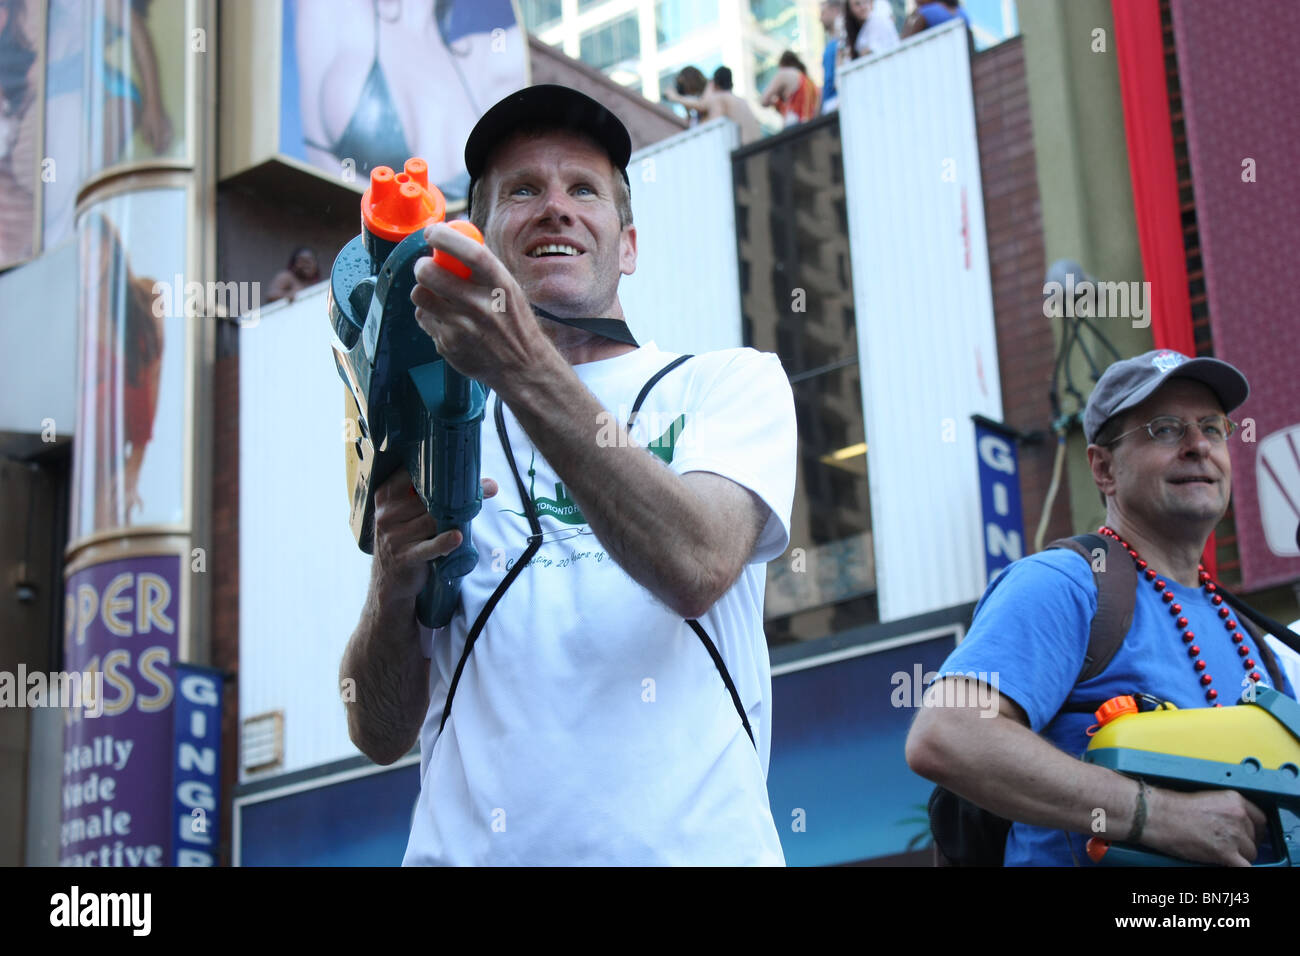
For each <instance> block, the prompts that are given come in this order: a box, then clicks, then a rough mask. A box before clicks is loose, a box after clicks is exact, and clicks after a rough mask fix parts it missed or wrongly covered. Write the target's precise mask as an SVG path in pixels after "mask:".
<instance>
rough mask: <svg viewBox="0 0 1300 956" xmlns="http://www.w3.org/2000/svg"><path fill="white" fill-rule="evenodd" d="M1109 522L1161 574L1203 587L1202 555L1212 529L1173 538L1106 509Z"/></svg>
mask: <svg viewBox="0 0 1300 956" xmlns="http://www.w3.org/2000/svg"><path fill="white" fill-rule="evenodd" d="M1106 524H1107V525H1108V526H1109V527H1110V528H1111V529H1112V530H1114V531H1115V532H1116V533H1117V534H1118V535H1119V536H1120V537H1121V538H1123V539H1124V540H1125V541H1127V542H1128V544H1129V547H1131V548H1132V549H1133V550H1134V551H1136V552H1137V553H1138V556H1139V557H1140V558H1142V560H1144V561H1146V563H1147V564H1148V565H1149V566H1150V567H1151V568H1152V569H1154V570H1155V571H1156V572H1157V573H1158V574H1161V575H1163V576H1165V577H1168V578H1172V579H1173V580H1175V581H1177V582H1178V583H1179V584H1182V585H1184V586H1186V587H1189V588H1194V587H1199V586H1200V583H1201V581H1200V563H1201V555H1202V554H1203V553H1204V552H1205V542H1206V541H1207V540H1209V537H1210V531H1206V532H1204V533H1203V534H1200V535H1194V536H1192V537H1187V538H1170V537H1169V536H1168V535H1160V534H1157V533H1156V532H1154V531H1152V530H1150V529H1148V528H1145V527H1143V526H1142V524H1141V523H1140V522H1137V521H1131V520H1128V519H1125V518H1121V517H1117V516H1116V515H1115V513H1114V509H1113V508H1111V509H1108V510H1107V513H1106ZM1210 530H1211V531H1212V530H1213V529H1212V528H1211V529H1210Z"/></svg>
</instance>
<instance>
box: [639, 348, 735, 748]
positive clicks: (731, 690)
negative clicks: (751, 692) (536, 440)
mask: <svg viewBox="0 0 1300 956" xmlns="http://www.w3.org/2000/svg"><path fill="white" fill-rule="evenodd" d="M691 358H694V356H693V355H680V356H678V357H677V358H675V359H673V360H672V361H671V362H669V363H668V364H667V365H665V366H664V367H663V368H661V369H660V370H659V371H657V372H655V373H654V375H652V376H650V380H649V381H648V382H646V383H645V384H644V385H642V386H641V391H640V392H639V393H638V394H637V397H636V401H635V402H633V403H632V411H631V413H630V414H629V415H628V418H627V427H628V430H629V431H630V430H631V428H632V424H633V422H635V421H636V416H637V413H638V412H640V411H641V405H642V404H643V403H644V402H645V399H646V396H647V395H649V394H650V389H652V388H654V387H655V385H656V384H657V383H658V382H659V380H660V379H661V378H663V377H664V376H665V375H667V374H668V373H669V372H671V371H672V370H673V369H675V368H677V366H679V365H681V364H682V363H683V362H685V361H686V360H688V359H691ZM686 623H687V624H688V625H690V628H691V630H692V631H694V632H695V635H696V636H697V637H698V638H699V639H700V643H701V644H703V645H704V649H705V650H706V651H708V652H709V657H710V658H711V659H712V660H713V666H714V667H716V668H717V669H718V674H719V676H721V677H722V683H723V684H724V685H725V686H726V688H727V693H728V694H730V695H731V702H732V704H734V705H735V707H736V713H737V714H739V715H740V722H741V724H742V725H743V726H744V728H745V733H747V734H748V735H749V742H750V743H752V744H753V745H754V746H755V747H757V746H758V742H757V741H756V740H754V730H753V728H752V727H750V725H749V717H748V716H747V715H746V714H745V705H744V703H743V702H742V701H741V699H740V692H739V691H737V690H736V683H735V681H733V680H732V679H731V673H730V671H728V670H727V664H726V662H725V661H724V660H723V659H722V653H721V652H720V651H719V650H718V646H717V645H716V644H714V643H713V639H712V638H710V637H709V634H708V632H707V631H706V630H704V627H703V625H701V624H700V622H699V621H696V620H690V621H687V622H686Z"/></svg>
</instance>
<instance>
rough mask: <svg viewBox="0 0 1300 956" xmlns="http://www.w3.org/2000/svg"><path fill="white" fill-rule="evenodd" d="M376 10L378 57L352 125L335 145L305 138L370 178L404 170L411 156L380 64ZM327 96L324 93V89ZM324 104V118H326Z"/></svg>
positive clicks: (309, 142)
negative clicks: (380, 171)
mask: <svg viewBox="0 0 1300 956" xmlns="http://www.w3.org/2000/svg"><path fill="white" fill-rule="evenodd" d="M374 10H375V53H374V59H373V60H372V62H371V64H370V72H369V73H368V74H366V82H365V84H364V85H363V86H362V87H361V96H360V97H359V98H358V99H357V106H356V109H355V110H354V111H353V113H352V118H351V119H350V120H348V125H347V127H346V128H344V130H343V135H341V136H340V137H339V138H338V139H337V140H335V141H334V142H333V143H332V144H328V145H327V144H323V143H317V142H315V141H313V140H310V139H307V138H306V137H303V142H305V143H307V144H308V145H309V146H315V147H316V148H317V149H323V150H325V151H326V152H327V153H331V154H333V155H334V156H336V157H338V158H339V159H341V160H342V159H352V160H354V161H355V162H356V164H357V169H356V171H357V174H358V175H361V176H369V175H370V171H371V170H372V169H374V168H375V167H376V166H390V167H392V168H393V169H401V168H402V163H404V162H405V161H406V160H407V158H408V157H409V156H410V155H411V151H410V148H409V147H408V145H407V142H406V134H405V132H404V131H403V129H402V118H401V117H400V116H399V115H398V114H397V107H396V106H395V105H394V103H393V96H392V93H391V92H390V91H389V89H388V81H387V80H385V79H384V68H383V67H382V66H381V65H380V63H379V6H378V4H376V5H375V7H374ZM322 96H323V89H322ZM324 106H325V104H324V102H323V101H322V103H321V114H322V115H324V111H325V110H324Z"/></svg>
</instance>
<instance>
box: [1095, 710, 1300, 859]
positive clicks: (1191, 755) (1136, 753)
mask: <svg viewBox="0 0 1300 956" xmlns="http://www.w3.org/2000/svg"><path fill="white" fill-rule="evenodd" d="M1097 719H1098V722H1099V724H1100V725H1101V726H1100V727H1099V729H1098V730H1097V731H1096V733H1095V734H1094V735H1093V737H1092V742H1091V743H1090V744H1089V745H1088V749H1087V750H1086V751H1085V752H1084V755H1083V759H1084V760H1085V761H1087V762H1088V763H1095V764H1097V765H1098V766H1101V767H1109V768H1110V769H1111V770H1115V771H1118V772H1119V773H1122V774H1127V775H1128V776H1130V777H1138V778H1140V779H1142V780H1145V781H1146V782H1147V783H1150V784H1152V785H1153V786H1157V787H1164V788H1165V789H1168V790H1182V791H1192V790H1213V789H1219V788H1222V789H1227V790H1236V791H1237V792H1238V793H1240V794H1241V795H1242V796H1243V797H1245V798H1246V799H1247V800H1250V801H1251V802H1252V803H1254V804H1255V805H1256V806H1258V807H1259V808H1260V809H1261V810H1263V811H1264V813H1265V815H1266V816H1267V817H1268V837H1267V838H1266V839H1265V840H1264V841H1263V842H1262V843H1261V844H1260V846H1259V855H1258V856H1257V857H1256V863H1255V865H1256V866H1295V865H1298V864H1300V704H1298V703H1296V702H1295V701H1294V700H1292V699H1291V698H1290V697H1287V696H1286V695H1285V694H1282V693H1279V692H1278V691H1276V690H1273V689H1272V688H1270V687H1251V688H1248V689H1247V691H1246V693H1245V694H1244V695H1243V696H1242V699H1241V701H1240V702H1239V703H1238V704H1237V705H1236V706H1233V707H1198V708H1195V709H1191V710H1177V709H1161V710H1153V711H1149V712H1146V713H1139V712H1138V707H1137V704H1136V702H1135V701H1134V699H1133V698H1132V697H1117V698H1113V699H1111V700H1109V701H1107V702H1106V705H1105V706H1104V707H1103V708H1102V709H1101V710H1099V711H1098V712H1097ZM1088 856H1089V857H1090V858H1091V859H1092V860H1093V862H1094V863H1103V864H1107V865H1112V866H1190V865H1192V864H1189V863H1188V862H1187V861H1186V860H1179V859H1175V858H1174V857H1171V856H1166V855H1165V854H1163V853H1156V852H1155V851H1153V850H1149V849H1147V848H1145V847H1140V846H1131V845H1126V844H1122V843H1110V842H1108V841H1106V840H1102V839H1100V838H1098V837H1093V838H1092V839H1091V840H1089V841H1088Z"/></svg>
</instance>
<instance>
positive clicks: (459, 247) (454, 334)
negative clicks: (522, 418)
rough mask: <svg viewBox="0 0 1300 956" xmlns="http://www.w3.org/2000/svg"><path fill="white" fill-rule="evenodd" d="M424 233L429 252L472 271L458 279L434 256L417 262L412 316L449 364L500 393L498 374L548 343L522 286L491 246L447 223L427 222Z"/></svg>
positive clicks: (526, 362)
mask: <svg viewBox="0 0 1300 956" xmlns="http://www.w3.org/2000/svg"><path fill="white" fill-rule="evenodd" d="M424 236H425V241H426V242H428V243H429V247H430V248H431V249H432V250H434V251H442V252H446V253H448V254H449V255H452V256H455V257H456V258H457V259H458V260H460V262H461V263H463V264H464V265H465V266H467V267H468V268H469V270H470V275H469V277H468V278H465V279H462V278H460V277H459V276H456V275H454V274H453V273H451V272H449V271H448V270H446V269H444V268H442V267H441V266H439V265H437V264H435V263H434V261H433V259H432V257H429V258H424V259H419V260H417V261H416V263H415V281H416V285H415V288H414V289H413V290H411V301H412V302H413V303H415V306H416V309H415V319H416V321H417V322H419V323H420V327H421V328H422V329H424V330H425V332H427V333H428V334H429V335H430V337H432V338H433V341H434V343H435V344H436V345H437V347H438V352H439V354H440V355H442V356H443V357H445V358H446V359H447V361H448V362H450V363H451V365H452V367H453V368H455V369H456V370H457V371H458V372H460V373H461V374H462V375H466V376H468V377H470V378H474V379H477V380H478V381H480V382H482V383H483V384H484V385H487V386H488V387H490V388H493V389H496V390H498V391H499V390H500V388H499V382H500V381H501V379H502V378H504V377H508V376H511V375H515V374H518V373H519V372H521V371H522V370H523V369H525V368H527V367H529V366H530V365H531V364H532V363H533V362H534V361H535V360H536V357H537V356H538V355H539V354H542V352H544V350H545V349H546V348H548V347H550V342H549V341H548V340H547V338H546V336H545V334H544V333H543V332H542V329H541V326H539V325H538V323H537V317H536V316H535V315H534V314H533V310H532V306H531V305H529V303H528V298H527V296H525V295H524V291H523V289H521V288H520V287H519V283H518V282H516V281H515V279H514V276H512V275H511V274H510V273H509V272H508V271H507V270H506V267H505V266H504V265H503V264H502V262H501V260H500V259H498V258H497V257H496V256H495V255H493V254H492V252H491V250H489V249H488V248H487V247H486V246H484V245H481V244H479V243H477V242H475V241H474V240H473V239H470V238H469V237H468V236H464V235H462V234H461V233H459V232H457V231H456V230H455V229H452V228H451V227H450V226H448V225H447V224H446V223H438V224H437V225H433V226H430V227H429V228H428V229H426V230H425V231H424Z"/></svg>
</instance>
